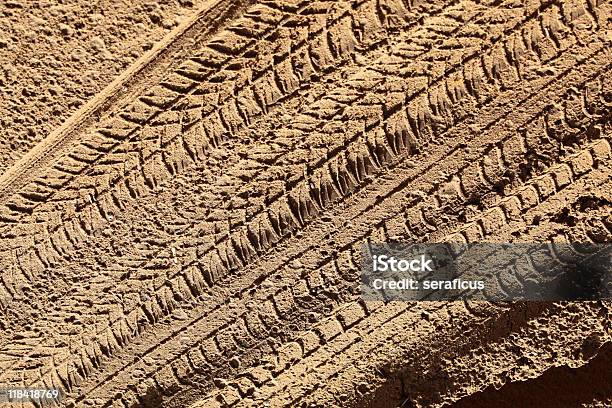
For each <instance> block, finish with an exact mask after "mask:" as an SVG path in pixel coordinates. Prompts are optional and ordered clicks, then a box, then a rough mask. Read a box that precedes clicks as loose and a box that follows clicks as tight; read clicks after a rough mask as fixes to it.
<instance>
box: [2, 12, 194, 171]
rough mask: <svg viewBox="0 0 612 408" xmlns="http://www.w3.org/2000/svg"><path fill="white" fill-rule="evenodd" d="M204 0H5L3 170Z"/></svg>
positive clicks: (3, 22)
mask: <svg viewBox="0 0 612 408" xmlns="http://www.w3.org/2000/svg"><path fill="white" fill-rule="evenodd" d="M201 3H202V2H201V1H195V0H183V1H179V0H165V1H144V0H138V1H117V0H113V1H110V0H102V1H100V0H98V1H74V0H70V1H61V2H58V1H48V0H42V1H38V0H2V1H0V61H2V67H0V172H2V171H4V170H6V169H7V168H8V167H10V166H11V165H12V164H13V163H14V162H15V161H16V160H17V159H19V158H20V157H21V156H23V154H24V153H25V152H26V151H27V150H28V149H30V148H32V147H33V146H34V145H35V144H36V143H38V142H40V141H41V140H43V139H44V138H45V137H46V136H47V135H48V134H49V133H50V132H51V131H52V130H53V129H55V128H56V127H57V126H59V125H60V124H61V123H62V122H64V121H65V120H66V119H67V118H68V117H69V116H70V115H71V114H72V113H74V112H75V111H76V110H77V109H78V108H79V107H80V106H82V105H83V103H85V102H86V101H88V100H90V99H91V98H93V97H94V96H95V95H96V94H97V93H98V92H100V90H102V89H103V88H104V87H105V86H106V85H108V84H109V83H110V82H111V81H112V80H113V79H114V78H115V77H116V76H117V75H118V74H119V73H121V72H122V71H123V70H125V69H126V68H127V67H128V66H129V65H130V64H132V63H133V62H134V61H135V60H136V59H137V58H138V57H140V56H142V55H143V53H144V52H146V51H147V50H150V49H151V48H152V47H153V45H154V44H155V43H156V42H157V41H159V40H160V39H161V38H162V37H163V36H164V35H165V34H166V33H167V32H168V31H170V30H171V29H172V28H174V27H176V26H177V25H178V24H179V23H180V22H181V21H182V20H183V19H184V17H185V16H186V15H189V14H190V13H192V12H193V10H194V8H195V7H197V6H198V5H200V4H201Z"/></svg>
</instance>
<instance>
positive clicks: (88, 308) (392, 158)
mask: <svg viewBox="0 0 612 408" xmlns="http://www.w3.org/2000/svg"><path fill="white" fill-rule="evenodd" d="M119 9H121V8H119ZM611 15H612V5H610V3H609V2H603V1H594V0H584V1H579V0H576V1H567V2H549V1H544V0H541V1H540V0H537V1H536V0H525V1H515V0H502V1H479V2H473V1H467V0H466V1H463V0H461V1H444V0H437V1H427V2H418V1H415V2H412V1H400V0H395V1H394V0H387V1H382V0H381V1H378V0H364V1H345V0H340V1H320V2H319V1H317V2H311V1H299V0H292V1H261V2H258V1H239V0H235V1H217V0H213V1H210V2H207V3H206V4H203V5H202V7H201V8H199V9H198V10H197V11H196V12H195V13H194V14H191V15H190V16H189V17H186V18H185V19H184V21H183V22H182V23H181V25H180V26H178V27H176V28H175V29H174V30H173V31H172V32H171V33H169V36H168V37H166V38H165V39H164V40H163V41H161V42H158V43H156V44H155V46H153V47H152V49H151V50H150V52H149V53H147V54H146V55H143V57H142V58H140V59H138V60H137V61H136V63H135V65H133V66H131V67H130V68H128V69H127V70H126V71H124V72H123V73H122V74H121V75H120V76H119V77H118V78H117V80H116V81H115V82H114V83H113V84H111V85H110V86H109V87H108V88H106V89H105V90H103V91H101V92H100V93H98V94H96V96H95V97H94V98H92V99H91V100H90V101H89V102H88V104H86V105H84V106H82V107H81V109H80V110H79V111H78V112H77V113H75V114H74V115H73V116H72V117H71V118H70V119H69V120H68V121H67V122H65V123H64V124H63V125H62V126H60V127H57V128H55V130H54V131H53V132H51V133H50V135H49V136H48V137H46V138H45V139H44V140H43V141H42V142H41V143H39V144H38V145H37V146H36V147H34V148H32V149H31V150H29V151H28V152H27V153H26V154H25V155H24V156H23V157H22V158H21V159H20V160H18V161H17V162H16V163H15V164H14V165H13V166H12V167H11V168H9V169H7V170H6V171H5V172H4V173H3V174H2V175H1V176H0V240H1V241H0V242H1V245H2V251H1V252H0V311H1V313H2V316H3V319H1V320H0V329H1V330H0V384H6V383H9V384H14V385H18V386H25V385H47V386H50V385H52V386H56V387H59V388H61V389H62V390H64V391H65V392H66V394H67V397H66V399H65V400H64V401H63V402H62V403H61V405H63V406H67V407H71V406H79V407H85V406H96V407H97V406H100V407H111V406H112V407H177V408H178V407H185V406H191V405H193V406H194V407H202V408H203V407H266V406H270V407H281V406H282V407H377V408H382V407H396V406H414V407H442V406H448V405H449V404H452V403H456V402H457V401H459V404H461V403H462V402H461V400H462V399H464V398H465V400H464V401H468V402H465V403H466V404H469V403H470V401H472V402H473V403H474V404H478V403H481V404H486V403H487V402H486V401H488V400H487V398H493V399H494V398H496V395H495V392H494V391H491V390H492V389H499V392H500V393H504V395H508V396H510V395H513V396H512V398H515V396H516V395H517V391H513V390H514V389H516V387H518V386H514V385H512V384H518V382H520V381H526V382H527V386H528V387H532V388H530V389H533V390H536V391H537V389H539V387H540V388H541V387H542V386H540V385H538V384H539V383H537V381H538V380H537V379H538V378H541V380H540V381H542V384H545V383H546V381H551V380H550V378H549V377H552V376H557V377H554V378H559V379H560V381H561V379H562V378H565V377H563V376H566V377H567V375H570V374H568V372H573V373H576V372H580V373H583V372H587V373H588V370H589V369H591V368H590V367H592V365H596V364H600V363H598V361H599V360H597V358H601V357H598V353H599V351H600V350H602V356H604V357H603V358H605V356H606V355H607V354H606V353H609V351H606V350H608V348H609V344H610V342H611V340H612V339H611V332H610V327H611V314H610V303H609V302H607V301H606V302H584V303H576V304H539V303H529V304H505V305H500V304H490V303H472V302H467V303H463V302H447V303H438V302H429V303H403V302H392V303H387V304H384V303H379V302H363V301H362V300H361V299H360V296H359V272H360V270H359V268H360V265H361V259H360V256H361V246H362V244H363V243H364V242H368V241H374V242H385V241H390V240H400V241H407V242H410V241H417V242H441V241H451V242H456V241H464V242H478V241H489V242H512V241H516V242H521V241H522V242H533V241H537V242H552V243H554V242H572V243H576V242H610V241H612V218H611V217H612V215H611V214H612V189H611V187H612V171H611V165H612V148H611V140H612V129H610V118H611V115H610V113H611V112H610V107H611V106H612V81H611V79H610V68H611V66H610V64H611V61H612V53H611V50H610V45H611V44H610V41H611V40H612V38H611V37H610V29H611V28H612V27H611V26H610V24H611V20H610V16H611ZM109 30H110V29H109ZM114 41H115V42H116V44H125V43H124V42H122V41H123V40H121V39H118V38H116V39H115V40H114ZM109 43H110V41H109ZM121 50H122V51H121V52H123V48H121ZM109 52H111V51H109ZM111 53H113V52H111ZM115 55H117V54H115ZM119 55H123V54H119ZM45 69H46V68H45ZM109 72H110V71H109ZM98 86H101V84H99V85H98ZM58 100H64V99H63V98H58ZM45 109H48V107H47V106H46V105H45ZM514 267H516V268H517V270H518V273H524V274H525V275H527V274H529V273H538V264H534V263H533V262H527V263H526V264H525V265H522V264H521V265H514ZM513 273H514V272H513ZM568 367H570V368H568ZM568 370H569V371H568ZM572 370H573V371H572ZM577 375H578V374H577ZM586 375H587V374H584V376H586ZM585 378H586V377H585ZM563 381H567V380H566V379H565V380H563ZM583 381H586V380H583ZM505 384H510V385H507V387H506V388H504V387H505ZM492 387H493V388H492ZM600 388H601V387H599V386H597V385H595V386H593V387H591V388H590V390H591V391H592V395H588V394H589V393H588V389H587V388H586V386H585V391H584V393H583V394H581V398H582V399H581V401H583V402H584V403H587V402H588V403H591V402H592V403H593V404H606V403H607V402H606V401H607V399H608V398H609V397H610V394H609V393H606V392H602V390H601V389H600ZM508 389H509V390H508ZM536 391H534V392H536ZM603 391H607V390H603ZM519 394H520V392H519ZM536 397H537V396H536ZM583 397H584V398H583ZM589 397H592V398H591V400H590V401H587V400H588V398H589ZM469 398H473V399H471V400H470V399H469ZM509 398H510V397H509ZM479 401H481V402H479ZM474 406H478V405H474ZM594 406H596V405H594Z"/></svg>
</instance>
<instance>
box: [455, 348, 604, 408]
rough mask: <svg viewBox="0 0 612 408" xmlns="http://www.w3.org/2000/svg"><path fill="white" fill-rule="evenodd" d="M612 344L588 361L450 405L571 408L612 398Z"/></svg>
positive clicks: (492, 389) (464, 407)
mask: <svg viewBox="0 0 612 408" xmlns="http://www.w3.org/2000/svg"><path fill="white" fill-rule="evenodd" d="M611 363H612V344H609V343H608V344H607V345H606V346H604V347H602V349H601V350H600V351H599V353H598V354H597V355H596V356H595V357H594V358H593V359H591V361H589V363H588V364H586V365H584V366H582V367H579V368H570V367H567V366H563V367H555V368H551V369H549V370H547V371H546V372H544V374H542V375H541V376H539V377H538V378H535V379H533V380H528V381H521V382H513V383H508V384H506V385H504V386H503V387H501V388H500V389H499V390H496V389H495V388H493V387H488V388H486V389H485V390H484V391H481V392H477V393H475V394H472V395H470V396H468V397H466V398H463V399H462V400H460V401H458V402H457V403H455V404H453V405H451V407H453V408H490V407H496V408H506V407H507V408H522V407H525V408H527V407H538V408H573V407H581V406H582V404H586V403H590V402H593V401H607V400H609V399H612V369H611V367H610V364H611Z"/></svg>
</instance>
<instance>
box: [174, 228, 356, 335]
mask: <svg viewBox="0 0 612 408" xmlns="http://www.w3.org/2000/svg"><path fill="white" fill-rule="evenodd" d="M349 235H351V236H352V237H354V236H355V235H354V234H349ZM353 239H354V238H353ZM340 245H341V243H340ZM309 249H312V248H307V249H306V250H309ZM264 269H269V268H264ZM246 291H247V292H248V289H247V290H246ZM235 292H240V289H239V286H236V287H235V289H232V288H230V289H228V292H227V293H235ZM215 314H216V313H215ZM219 314H220V312H219ZM219 317H220V318H221V319H223V318H222V317H221V316H219ZM208 318H210V316H208ZM190 326H191V324H190ZM228 326H229V324H228V325H226V326H223V327H228ZM223 327H222V328H223ZM184 330H185V331H188V330H189V329H188V328H187V327H186V326H185V327H184ZM195 330H197V329H195Z"/></svg>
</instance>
